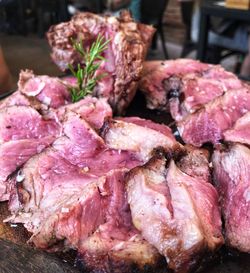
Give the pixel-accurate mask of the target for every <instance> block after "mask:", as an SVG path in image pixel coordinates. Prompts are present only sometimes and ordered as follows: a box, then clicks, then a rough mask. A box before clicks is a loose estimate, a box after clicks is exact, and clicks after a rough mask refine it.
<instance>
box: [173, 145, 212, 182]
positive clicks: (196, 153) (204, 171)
mask: <svg viewBox="0 0 250 273" xmlns="http://www.w3.org/2000/svg"><path fill="white" fill-rule="evenodd" d="M176 165H177V167H178V168H179V169H180V170H181V171H182V172H184V173H186V174H187V175H190V176H192V177H201V178H202V180H204V181H207V182H211V174H210V173H211V171H210V168H209V152H208V151H207V150H206V149H197V148H194V147H193V146H188V145H186V146H185V149H184V151H183V154H182V156H181V157H179V158H178V161H177V162H176Z"/></svg>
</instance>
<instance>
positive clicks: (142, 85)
mask: <svg viewBox="0 0 250 273" xmlns="http://www.w3.org/2000/svg"><path fill="white" fill-rule="evenodd" d="M208 68H209V65H208V64H204V63H200V62H198V61H194V60H187V59H179V60H170V61H149V62H145V63H144V67H143V74H142V78H141V80H140V82H139V89H140V90H141V91H142V92H143V93H144V94H145V95H146V99H147V107H148V108H149V109H159V110H163V111H169V104H168V103H169V98H168V96H170V97H174V96H177V97H178V96H179V93H180V92H181V90H180V88H181V86H180V85H181V78H182V77H184V75H186V74H188V73H196V74H198V73H201V72H202V71H205V70H207V69H208Z"/></svg>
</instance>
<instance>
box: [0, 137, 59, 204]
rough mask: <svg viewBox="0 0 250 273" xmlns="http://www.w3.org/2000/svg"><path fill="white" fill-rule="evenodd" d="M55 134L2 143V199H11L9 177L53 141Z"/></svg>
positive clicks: (0, 148)
mask: <svg viewBox="0 0 250 273" xmlns="http://www.w3.org/2000/svg"><path fill="white" fill-rule="evenodd" d="M54 139H55V137H54V136H47V137H43V138H40V139H34V138H31V139H21V140H11V141H8V142H6V143H3V144H0V157H1V158H2V160H1V161H0V201H5V200H8V199H9V190H10V189H9V183H8V181H7V179H8V177H9V176H10V175H11V174H12V173H13V172H15V171H16V170H17V169H18V168H19V167H20V166H22V165H23V164H24V163H25V162H26V161H28V160H29V159H30V158H31V157H32V156H33V155H36V154H38V153H40V152H41V151H42V150H44V149H45V148H46V147H48V146H49V145H50V144H51V143H52V142H53V141H54Z"/></svg>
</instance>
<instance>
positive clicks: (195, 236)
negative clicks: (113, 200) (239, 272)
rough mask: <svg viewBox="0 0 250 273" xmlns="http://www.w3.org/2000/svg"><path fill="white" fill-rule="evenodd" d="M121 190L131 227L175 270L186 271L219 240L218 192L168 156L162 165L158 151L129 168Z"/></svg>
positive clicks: (195, 165)
mask: <svg viewBox="0 0 250 273" xmlns="http://www.w3.org/2000/svg"><path fill="white" fill-rule="evenodd" d="M184 165H185V164H182V166H183V167H184ZM193 168H194V169H196V168H197V164H194V165H193ZM198 168H199V167H198ZM195 172H196V171H195V170H194V172H193V174H194V173H195ZM127 192H128V202H129V204H130V209H131V213H132V220H133V223H134V225H135V227H136V228H137V229H138V230H140V231H141V233H142V236H143V237H144V238H145V239H146V240H147V241H148V242H149V243H151V244H152V245H153V246H155V247H156V248H157V249H158V251H159V252H160V253H161V254H162V255H164V256H165V257H166V260H167V263H168V266H169V267H170V268H171V269H173V270H174V271H175V272H188V271H189V270H190V269H191V268H192V267H193V266H194V265H195V264H196V262H197V261H199V259H200V258H201V257H202V255H203V254H204V252H206V251H214V250H216V249H217V248H218V247H220V246H221V245H222V243H223V237H222V234H221V219H220V213H219V207H218V195H217V192H216V190H215V189H214V187H213V186H212V185H211V184H210V183H208V181H206V180H203V177H201V176H200V175H198V176H195V175H193V176H190V175H187V174H185V173H184V172H183V171H181V170H180V169H179V168H178V167H177V166H176V164H175V162H174V161H173V160H171V161H170V164H169V166H167V161H166V159H165V157H164V156H162V155H159V156H158V157H157V156H156V157H153V158H152V159H151V160H150V161H149V162H148V163H147V164H146V165H144V166H142V167H137V168H135V169H134V170H132V171H131V172H130V173H129V175H128V181H127Z"/></svg>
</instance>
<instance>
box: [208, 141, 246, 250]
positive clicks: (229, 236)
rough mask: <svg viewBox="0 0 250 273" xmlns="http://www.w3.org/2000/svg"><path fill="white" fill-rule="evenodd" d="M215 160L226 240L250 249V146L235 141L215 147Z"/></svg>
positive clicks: (232, 244) (216, 180)
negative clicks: (221, 147) (218, 148)
mask: <svg viewBox="0 0 250 273" xmlns="http://www.w3.org/2000/svg"><path fill="white" fill-rule="evenodd" d="M212 162H213V167H214V180H215V184H216V187H217V189H218V192H219V194H220V203H221V207H222V213H223V217H224V221H225V229H226V232H225V235H226V242H227V243H228V244H229V245H230V246H231V247H233V248H236V249H238V250H240V251H245V252H250V217H249V212H250V175H249V169H250V150H249V149H248V148H247V147H245V146H243V145H241V144H233V145H232V146H230V147H229V148H225V149H221V150H217V151H215V152H214V154H213V158H212Z"/></svg>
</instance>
